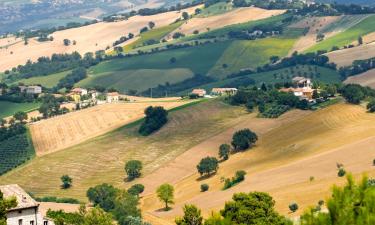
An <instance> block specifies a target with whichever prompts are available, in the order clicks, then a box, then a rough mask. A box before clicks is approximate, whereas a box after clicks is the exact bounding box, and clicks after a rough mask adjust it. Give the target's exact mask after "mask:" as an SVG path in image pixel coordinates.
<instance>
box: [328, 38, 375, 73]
mask: <svg viewBox="0 0 375 225" xmlns="http://www.w3.org/2000/svg"><path fill="white" fill-rule="evenodd" d="M326 56H328V57H329V60H330V61H331V62H334V63H336V64H337V65H338V66H339V67H340V66H350V65H351V64H352V63H353V61H354V60H362V59H369V58H373V57H375V42H373V43H370V44H365V45H360V46H357V47H353V48H348V49H342V50H338V51H333V52H329V53H327V54H326Z"/></svg>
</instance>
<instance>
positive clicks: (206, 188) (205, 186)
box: [201, 184, 210, 192]
mask: <svg viewBox="0 0 375 225" xmlns="http://www.w3.org/2000/svg"><path fill="white" fill-rule="evenodd" d="M209 188H210V186H208V184H201V192H206V191H208V189H209Z"/></svg>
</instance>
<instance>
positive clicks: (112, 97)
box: [107, 92, 120, 103]
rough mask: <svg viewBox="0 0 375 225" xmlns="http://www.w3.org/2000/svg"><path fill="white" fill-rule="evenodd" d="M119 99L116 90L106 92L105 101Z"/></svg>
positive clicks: (109, 101)
mask: <svg viewBox="0 0 375 225" xmlns="http://www.w3.org/2000/svg"><path fill="white" fill-rule="evenodd" d="M119 99H120V94H119V93H118V92H110V93H107V102H108V103H113V102H118V101H119Z"/></svg>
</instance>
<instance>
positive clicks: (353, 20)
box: [320, 14, 370, 33]
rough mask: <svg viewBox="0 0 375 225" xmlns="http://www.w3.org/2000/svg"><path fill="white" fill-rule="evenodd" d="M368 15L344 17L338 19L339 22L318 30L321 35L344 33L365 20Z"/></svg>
mask: <svg viewBox="0 0 375 225" xmlns="http://www.w3.org/2000/svg"><path fill="white" fill-rule="evenodd" d="M369 16H370V15H367V14H366V15H345V16H342V17H340V19H339V20H337V21H335V22H334V23H331V24H329V25H327V26H326V27H324V28H323V29H321V30H320V32H321V33H330V32H342V31H345V30H347V29H349V28H351V27H353V26H355V25H357V24H358V23H360V22H361V21H362V20H364V19H366V18H367V17H369Z"/></svg>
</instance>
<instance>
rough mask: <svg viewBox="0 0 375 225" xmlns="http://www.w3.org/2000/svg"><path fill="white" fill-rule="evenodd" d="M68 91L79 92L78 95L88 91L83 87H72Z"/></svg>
mask: <svg viewBox="0 0 375 225" xmlns="http://www.w3.org/2000/svg"><path fill="white" fill-rule="evenodd" d="M70 93H75V94H79V95H80V96H83V95H87V93H88V91H87V90H86V89H84V88H73V89H72V90H71V91H70Z"/></svg>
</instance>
